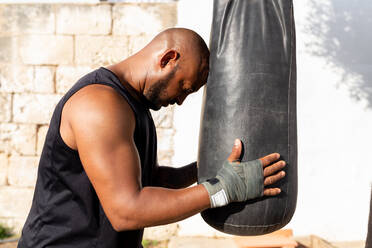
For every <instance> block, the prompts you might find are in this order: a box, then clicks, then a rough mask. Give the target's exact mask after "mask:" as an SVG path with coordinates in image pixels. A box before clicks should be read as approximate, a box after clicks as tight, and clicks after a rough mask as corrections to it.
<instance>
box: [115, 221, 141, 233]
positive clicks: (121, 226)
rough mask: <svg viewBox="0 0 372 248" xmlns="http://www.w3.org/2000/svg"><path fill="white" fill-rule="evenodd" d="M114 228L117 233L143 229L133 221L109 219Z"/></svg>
mask: <svg viewBox="0 0 372 248" xmlns="http://www.w3.org/2000/svg"><path fill="white" fill-rule="evenodd" d="M109 221H110V223H111V226H112V228H113V229H114V230H115V231H117V232H123V231H130V230H137V229H141V226H140V225H139V224H138V223H136V222H134V221H132V220H123V219H120V220H118V219H109Z"/></svg>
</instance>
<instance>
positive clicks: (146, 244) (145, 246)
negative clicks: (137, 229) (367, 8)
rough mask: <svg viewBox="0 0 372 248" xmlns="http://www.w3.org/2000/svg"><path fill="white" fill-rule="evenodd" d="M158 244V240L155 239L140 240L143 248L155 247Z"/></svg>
mask: <svg viewBox="0 0 372 248" xmlns="http://www.w3.org/2000/svg"><path fill="white" fill-rule="evenodd" d="M158 244H159V241H156V240H148V239H144V240H142V245H143V248H153V247H156V246H157V245H158Z"/></svg>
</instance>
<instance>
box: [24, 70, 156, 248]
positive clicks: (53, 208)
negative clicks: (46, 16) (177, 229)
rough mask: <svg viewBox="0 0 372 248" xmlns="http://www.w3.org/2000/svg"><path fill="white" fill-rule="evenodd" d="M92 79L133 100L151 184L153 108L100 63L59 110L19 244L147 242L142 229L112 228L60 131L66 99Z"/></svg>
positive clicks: (88, 247) (83, 246) (29, 247)
mask: <svg viewBox="0 0 372 248" xmlns="http://www.w3.org/2000/svg"><path fill="white" fill-rule="evenodd" d="M91 84H104V85H108V86H111V87H112V88H113V89H114V90H115V91H116V92H118V93H119V94H120V95H122V96H123V97H124V98H125V99H126V100H127V102H128V103H129V105H130V106H131V108H132V110H133V112H134V114H135V118H136V127H135V132H134V140H135V144H136V147H137V150H138V153H139V155H140V159H141V169H142V185H143V186H149V185H151V178H152V171H153V168H154V166H155V165H156V131H155V126H154V122H153V120H152V118H151V114H150V111H149V110H148V108H146V107H145V106H143V105H142V104H141V103H139V102H138V101H136V100H135V99H134V98H133V97H132V96H131V95H130V94H129V93H128V91H127V90H126V89H125V88H124V87H123V85H122V84H121V83H120V81H119V79H118V78H117V77H116V76H115V74H113V73H112V72H111V71H110V70H108V69H105V68H100V69H97V70H95V71H93V72H91V73H89V74H87V75H86V76H84V77H83V78H81V79H80V80H79V81H78V82H77V83H76V84H75V85H74V86H73V87H72V88H71V89H70V90H69V91H68V92H67V93H66V95H65V96H63V98H62V99H61V100H60V102H59V103H58V104H57V106H56V108H55V110H54V113H53V116H52V119H51V122H50V126H49V130H48V133H47V136H46V139H45V144H44V147H43V151H42V154H41V157H40V162H39V168H38V177H37V182H36V187H35V193H34V198H33V202H32V207H31V210H30V213H29V215H28V217H27V220H26V223H25V225H24V227H23V230H22V236H21V238H20V240H19V244H18V247H19V248H41V247H63V248H70V247H71V248H72V247H73V248H77V247H78V248H94V247H97V248H98V247H99V248H105V247H107V248H115V247H120V248H125V247H130V248H132V247H136V248H137V247H142V245H141V240H142V235H143V230H135V231H125V232H116V231H115V230H114V229H113V228H112V226H111V224H110V222H109V220H108V219H107V217H106V215H105V213H104V212H103V209H102V206H101V204H100V202H99V200H98V197H97V194H96V192H95V190H94V188H93V186H92V184H91V182H90V181H89V179H88V177H87V175H86V173H85V171H84V168H83V166H82V164H81V161H80V159H79V154H78V152H77V151H76V150H73V149H71V148H70V147H69V146H67V145H66V144H65V143H64V141H63V140H62V137H61V135H60V132H59V126H60V121H61V113H62V108H63V106H64V104H65V103H66V101H67V100H68V99H69V98H70V97H71V96H72V95H73V94H74V93H76V92H77V91H78V90H80V89H81V88H83V87H84V86H87V85H91ZM97 100H98V101H99V99H97ZM82 114H84V113H82Z"/></svg>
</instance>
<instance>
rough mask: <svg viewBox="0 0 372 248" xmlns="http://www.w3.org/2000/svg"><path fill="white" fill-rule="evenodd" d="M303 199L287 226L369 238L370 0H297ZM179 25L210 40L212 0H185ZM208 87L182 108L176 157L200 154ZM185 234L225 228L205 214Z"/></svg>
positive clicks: (337, 237)
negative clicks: (214, 226)
mask: <svg viewBox="0 0 372 248" xmlns="http://www.w3.org/2000/svg"><path fill="white" fill-rule="evenodd" d="M294 4H295V20H296V29H297V60H298V61H297V70H298V80H297V82H298V93H297V95H298V148H299V153H298V158H299V160H298V162H299V163H298V170H299V175H298V178H299V185H298V187H299V188H298V190H299V191H298V202H297V209H296V213H295V215H294V217H293V219H292V221H291V222H290V223H289V225H288V226H287V227H286V228H292V229H293V230H294V233H295V235H310V234H316V235H319V236H321V237H323V238H326V239H328V240H331V241H342V240H364V239H365V237H366V233H367V222H368V211H369V200H370V199H369V197H370V185H371V182H372V166H371V163H372V162H371V159H370V158H369V156H370V154H371V147H372V146H371V144H370V143H371V140H372V59H371V58H372V50H371V48H370V44H371V43H372V35H371V34H370V28H371V23H372V19H371V17H370V14H369V13H371V11H372V4H371V2H370V1H368V0H357V1H349V0H309V1H301V0H295V2H294ZM178 15H179V26H182V27H188V28H191V29H194V30H195V31H197V32H198V33H200V34H201V35H202V37H203V38H204V39H205V40H206V41H207V43H208V42H209V32H210V23H211V19H212V1H211V0H208V1H206V0H204V1H197V0H181V1H180V2H179V10H178ZM201 97H202V90H200V91H199V92H198V93H195V94H193V95H191V96H190V97H189V98H188V99H186V101H185V103H184V104H183V105H182V106H177V107H176V110H175V120H174V124H175V127H176V130H177V133H176V136H175V139H174V143H175V155H174V158H173V161H174V164H178V165H182V164H185V163H188V162H191V161H194V160H195V159H196V157H197V146H198V134H199V122H200V110H201ZM179 234H180V235H220V233H218V232H217V231H214V229H212V228H210V227H208V226H207V225H206V224H205V223H204V222H203V220H202V219H201V217H200V215H197V216H195V217H192V218H190V219H188V220H185V221H183V222H180V233H179Z"/></svg>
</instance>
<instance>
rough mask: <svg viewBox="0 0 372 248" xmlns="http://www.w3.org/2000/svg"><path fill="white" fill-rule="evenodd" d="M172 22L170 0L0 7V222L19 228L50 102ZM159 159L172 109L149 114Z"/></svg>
mask: <svg viewBox="0 0 372 248" xmlns="http://www.w3.org/2000/svg"><path fill="white" fill-rule="evenodd" d="M176 22H177V4H176V3H174V2H167V3H142V4H139V3H122V4H1V5H0V222H1V223H5V224H6V225H8V226H11V227H13V228H14V230H15V231H16V232H18V231H19V230H20V228H21V227H22V225H23V223H24V221H25V218H26V215H27V213H28V211H29V208H30V204H31V201H32V196H33V188H34V185H35V181H36V173H37V167H38V161H39V156H40V153H41V150H42V146H43V143H44V137H45V134H46V131H47V129H48V123H49V120H50V117H51V113H52V111H53V109H54V106H55V104H56V103H57V102H58V101H59V99H60V98H61V96H62V95H63V94H64V93H65V92H66V91H67V89H69V87H70V86H71V85H72V84H74V83H75V82H76V80H77V79H78V78H79V77H81V76H82V75H84V74H85V73H87V72H89V71H91V70H93V69H95V68H97V67H100V66H105V65H109V64H111V63H115V62H118V61H120V60H122V59H124V58H125V57H127V56H128V55H130V54H133V53H134V52H136V51H137V50H139V49H140V48H141V47H143V46H144V45H145V44H146V43H147V42H148V41H149V40H150V39H151V38H152V37H153V36H154V35H155V34H157V33H158V32H159V31H161V30H163V29H164V28H167V27H172V26H175V24H176ZM153 117H154V119H155V122H156V126H157V130H158V137H159V144H158V149H159V151H158V157H159V163H160V164H170V163H171V160H172V156H173V150H172V147H173V135H174V128H173V108H167V109H165V110H162V111H158V112H156V113H153Z"/></svg>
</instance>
